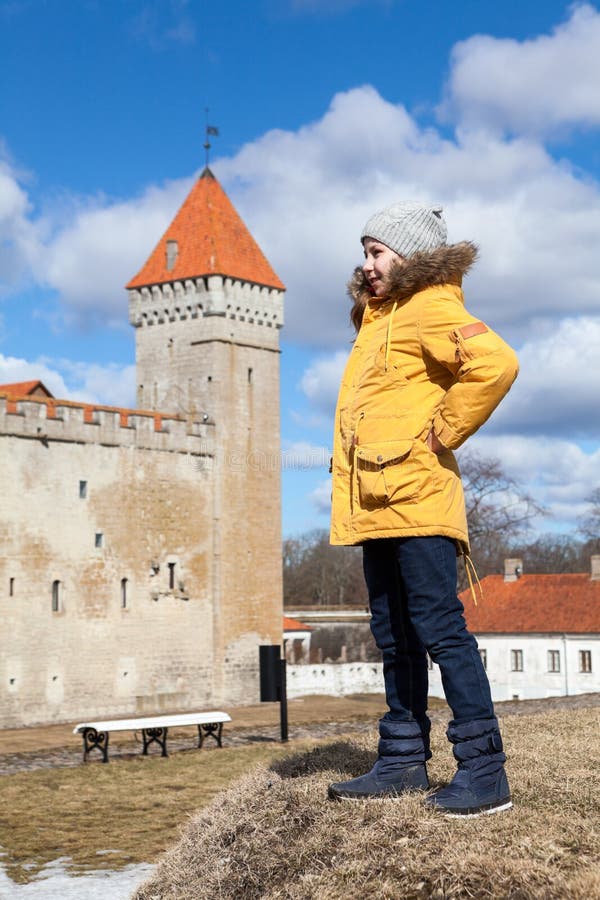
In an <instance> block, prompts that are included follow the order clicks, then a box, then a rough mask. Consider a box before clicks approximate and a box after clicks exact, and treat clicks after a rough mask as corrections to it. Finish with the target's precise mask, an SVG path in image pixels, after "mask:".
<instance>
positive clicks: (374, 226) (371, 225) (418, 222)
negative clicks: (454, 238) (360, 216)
mask: <svg viewBox="0 0 600 900" xmlns="http://www.w3.org/2000/svg"><path fill="white" fill-rule="evenodd" d="M447 236H448V229H447V228H446V222H445V221H444V217H443V216H442V207H441V206H425V205H424V204H422V203H414V202H411V201H408V202H406V201H405V202H401V203H394V204H393V205H392V206H388V207H387V209H382V210H380V211H379V212H376V213H375V214H374V215H372V216H371V218H370V219H369V221H368V222H367V224H366V225H365V227H364V228H363V231H362V234H361V236H360V239H361V242H362V241H363V240H364V239H365V238H366V237H370V238H373V239H374V240H376V241H380V242H381V243H382V244H385V245H386V247H389V248H390V249H391V250H394V251H395V252H396V253H398V254H399V255H400V256H404V257H409V256H412V255H413V253H419V252H420V251H425V252H426V253H427V252H428V251H429V250H436V249H437V248H438V247H443V246H444V244H445V243H446V237H447Z"/></svg>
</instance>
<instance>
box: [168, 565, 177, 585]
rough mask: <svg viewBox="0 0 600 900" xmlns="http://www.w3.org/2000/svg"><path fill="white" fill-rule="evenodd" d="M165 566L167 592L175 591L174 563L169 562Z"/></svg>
mask: <svg viewBox="0 0 600 900" xmlns="http://www.w3.org/2000/svg"><path fill="white" fill-rule="evenodd" d="M167 565H168V566H169V590H170V591H172V590H174V589H175V563H174V562H170V563H167Z"/></svg>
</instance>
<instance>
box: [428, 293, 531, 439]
mask: <svg viewBox="0 0 600 900" xmlns="http://www.w3.org/2000/svg"><path fill="white" fill-rule="evenodd" d="M419 336H420V341H421V347H422V350H423V351H424V352H425V353H426V354H427V355H428V356H430V357H431V358H433V359H434V360H435V361H436V362H437V363H439V364H441V365H442V366H444V367H445V368H446V369H448V370H449V371H450V372H451V373H452V374H453V376H454V380H453V382H452V383H451V385H450V387H449V388H448V390H447V391H446V393H445V395H444V397H443V399H442V402H441V404H440V406H439V408H438V410H437V412H436V414H435V416H434V419H433V430H434V432H435V434H436V436H437V437H438V438H439V440H440V441H441V443H442V444H443V445H444V446H445V447H447V448H448V449H450V450H455V449H456V448H457V447H460V445H461V444H462V443H463V442H464V441H466V439H467V438H468V437H470V436H471V435H472V434H473V433H474V432H475V431H477V429H478V428H480V427H481V425H483V423H484V422H485V421H486V420H487V419H488V418H489V417H490V415H491V414H492V412H493V411H494V409H495V408H496V407H497V406H498V404H499V403H500V401H501V400H502V398H503V397H504V396H505V395H506V394H507V393H508V391H509V389H510V387H511V385H512V383H513V381H514V380H515V378H516V377H517V374H518V371H519V362H518V360H517V356H516V353H515V352H514V350H512V349H511V348H510V347H509V346H508V344H506V343H505V342H504V341H503V340H502V338H501V337H499V336H498V335H497V334H496V333H495V332H494V331H492V330H491V328H488V326H487V325H486V324H485V323H484V322H481V321H479V320H478V319H476V318H475V317H474V316H472V315H471V314H470V313H469V312H467V310H466V309H465V308H464V306H463V304H462V302H461V301H460V300H459V299H458V298H457V297H454V296H452V295H448V294H445V295H444V293H443V292H442V293H441V294H440V295H439V296H437V297H433V298H430V299H428V300H427V301H426V303H425V304H424V306H423V309H422V313H421V320H420V323H419Z"/></svg>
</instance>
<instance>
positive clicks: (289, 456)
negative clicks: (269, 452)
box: [281, 441, 331, 472]
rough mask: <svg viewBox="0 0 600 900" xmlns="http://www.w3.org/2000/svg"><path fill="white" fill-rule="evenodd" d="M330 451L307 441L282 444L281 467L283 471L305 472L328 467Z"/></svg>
mask: <svg viewBox="0 0 600 900" xmlns="http://www.w3.org/2000/svg"><path fill="white" fill-rule="evenodd" d="M330 456H331V451H330V449H329V448H328V447H324V446H322V445H321V446H319V445H316V444H310V443H308V441H292V442H286V441H284V442H283V447H282V450H281V466H282V468H283V469H294V470H296V471H301V472H302V471H306V470H308V469H322V468H326V467H328V466H329V458H330Z"/></svg>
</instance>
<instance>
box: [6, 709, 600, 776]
mask: <svg viewBox="0 0 600 900" xmlns="http://www.w3.org/2000/svg"><path fill="white" fill-rule="evenodd" d="M591 706H599V707H600V694H580V695H577V696H572V697H548V698H545V699H540V700H520V701H514V700H511V701H506V702H504V703H497V704H496V710H497V713H498V715H499V716H502V715H509V714H510V715H519V714H528V713H532V712H535V711H536V710H537V711H540V712H541V711H545V710H551V709H562V708H567V709H579V708H583V707H587V708H589V707H591ZM384 711H385V699H384V697H383V694H353V695H350V696H347V697H329V696H318V695H313V696H308V697H300V698H296V699H294V700H290V701H288V719H289V734H290V737H301V736H304V734H305V733H310V734H311V735H314V736H317V735H318V734H319V733H321V732H322V734H323V736H325V735H326V734H327V733H331V732H332V729H333V730H334V729H335V728H338V727H340V726H341V725H342V724H346V723H357V722H362V723H364V724H365V727H370V726H371V725H372V723H373V722H374V721H376V720H377V719H378V718H379V717H380V716H381V715H382V714H383V712H384ZM429 711H430V714H431V716H432V719H434V720H440V719H449V718H450V717H451V715H450V710H449V709H448V707H447V706H446V704H445V702H444V701H443V700H438V699H435V698H430V701H429ZM227 712H228V713H229V714H230V715H231V719H232V721H231V723H230V724H228V725H227V726H226V727H225V730H224V741H229V740H230V739H231V738H233V737H234V736H235V735H237V736H238V737H239V738H240V739H243V740H244V742H246V741H247V740H249V739H250V740H251V738H252V734H251V733H252V732H255V733H256V734H255V737H256V738H257V739H263V740H265V739H273V740H277V739H278V736H279V704H278V703H258V704H256V705H253V706H238V707H227ZM76 724H77V723H75V722H65V723H60V724H56V725H37V726H31V727H27V728H7V729H2V730H0V771H2V770H3V771H4V772H6V769H5V767H4V766H3V765H2V764H3V763H6V762H7V758H10V757H14V756H21V757H22V756H23V755H25V756H32V757H33V758H36V757H40V754H41V757H40V761H41V758H43V756H44V755H45V751H56V750H67V751H73V752H74V753H76V754H79V759H80V758H81V755H80V754H81V748H82V740H81V737H80V735H76V734H73V728H74V726H75V725H76ZM306 726H322V727H321V728H307V727H306ZM192 737H193V736H192V731H191V730H190V729H187V730H186V731H183V730H181V731H180V730H178V729H172V730H170V732H169V741H170V744H171V747H170V749H171V750H172V751H173V750H176V749H177V746H176V744H175V743H173V740H174V739H175V740H177V739H181V740H182V741H186V740H187V744H188V745H189V743H190V741H191V740H192ZM132 738H133V735H132V733H129V732H124V733H121V734H115V735H114V736H111V740H110V746H111V751H112V752H114V750H116V749H117V748H119V747H130V748H131V749H137V748H135V746H134V742H133V740H132ZM210 744H211V742H210V741H209V742H207V746H210ZM113 748H114V750H113ZM32 761H33V760H32ZM58 764H60V763H58ZM35 767H36V766H35V765H34V766H32V768H35ZM7 774H8V773H7Z"/></svg>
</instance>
